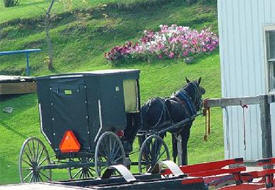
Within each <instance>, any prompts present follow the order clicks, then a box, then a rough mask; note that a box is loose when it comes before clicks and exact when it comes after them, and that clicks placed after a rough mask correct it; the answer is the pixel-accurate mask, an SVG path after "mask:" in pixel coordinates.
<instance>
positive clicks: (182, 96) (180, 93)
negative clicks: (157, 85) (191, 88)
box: [175, 90, 196, 116]
mask: <svg viewBox="0 0 275 190" xmlns="http://www.w3.org/2000/svg"><path fill="white" fill-rule="evenodd" d="M175 97H176V98H178V99H179V100H181V101H183V102H184V103H186V104H187V107H188V109H189V111H190V113H191V116H193V115H195V114H196V108H195V105H194V103H193V101H192V99H191V97H190V96H189V95H188V94H187V93H186V92H185V90H181V91H178V92H177V93H176V94H175Z"/></svg>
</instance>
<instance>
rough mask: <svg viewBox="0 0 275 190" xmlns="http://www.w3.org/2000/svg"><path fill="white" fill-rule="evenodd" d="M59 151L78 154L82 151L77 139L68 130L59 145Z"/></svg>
mask: <svg viewBox="0 0 275 190" xmlns="http://www.w3.org/2000/svg"><path fill="white" fill-rule="evenodd" d="M59 149H60V150H61V152H62V153H66V152H78V151H79V150H80V144H79V142H78V140H77V138H76V137H75V135H74V133H73V131H71V130H68V131H66V132H65V135H64V136H63V138H62V140H61V143H60V144H59Z"/></svg>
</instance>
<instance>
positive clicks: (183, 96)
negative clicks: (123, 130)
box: [126, 78, 205, 165]
mask: <svg viewBox="0 0 275 190" xmlns="http://www.w3.org/2000/svg"><path fill="white" fill-rule="evenodd" d="M186 82H187V84H186V85H185V86H184V87H183V88H181V89H180V90H179V91H177V92H175V93H174V94H172V95H171V97H169V98H159V97H157V98H153V99H150V100H149V101H147V102H146V103H145V104H144V105H143V106H142V108H141V117H142V123H141V125H135V127H134V128H132V129H131V130H130V131H127V133H128V134H126V135H127V136H128V137H130V138H128V139H129V141H128V142H130V144H131V143H132V142H133V141H134V138H135V136H136V134H137V132H138V130H144V131H149V130H162V129H165V128H167V127H169V126H171V125H173V124H174V123H177V122H180V121H182V120H184V119H186V118H191V117H193V116H195V115H196V113H197V112H198V111H199V110H200V109H201V107H202V95H203V94H204V93H205V89H204V88H202V87H201V86H200V83H201V78H199V79H198V80H195V81H192V82H191V81H189V80H188V79H187V78H186ZM192 122H193V120H191V121H190V122H188V123H185V124H184V125H183V126H180V127H178V128H176V129H173V130H170V131H169V132H171V133H172V141H173V143H172V144H173V158H174V162H175V161H176V157H177V155H178V152H177V140H176V139H177V138H178V137H179V135H181V137H182V141H181V146H182V163H180V164H182V165H186V164H187V142H188V139H189V136H190V129H191V126H192ZM138 127H140V128H138ZM164 136H165V134H162V135H161V137H162V138H163V137H164Z"/></svg>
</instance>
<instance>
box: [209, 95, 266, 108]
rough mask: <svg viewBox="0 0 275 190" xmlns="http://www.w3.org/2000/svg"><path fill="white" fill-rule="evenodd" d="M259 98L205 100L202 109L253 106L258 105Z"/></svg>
mask: <svg viewBox="0 0 275 190" xmlns="http://www.w3.org/2000/svg"><path fill="white" fill-rule="evenodd" d="M260 97H261V96H255V97H240V98H211V99H206V100H205V103H204V107H226V106H239V105H244V104H246V105H253V104H259V103H260Z"/></svg>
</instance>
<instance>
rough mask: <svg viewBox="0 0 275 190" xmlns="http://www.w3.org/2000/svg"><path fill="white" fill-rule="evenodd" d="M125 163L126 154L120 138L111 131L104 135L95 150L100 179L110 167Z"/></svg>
mask: <svg viewBox="0 0 275 190" xmlns="http://www.w3.org/2000/svg"><path fill="white" fill-rule="evenodd" d="M124 162H125V152H124V148H123V146H122V143H121V141H120V139H119V137H118V136H117V135H116V134H114V133H113V132H110V131H108V132H105V133H103V134H102V135H101V136H100V137H99V139H98V141H97V144H96V148H95V170H96V173H97V175H98V177H100V176H101V172H103V171H104V170H105V169H107V168H108V167H109V166H111V165H116V164H124Z"/></svg>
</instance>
